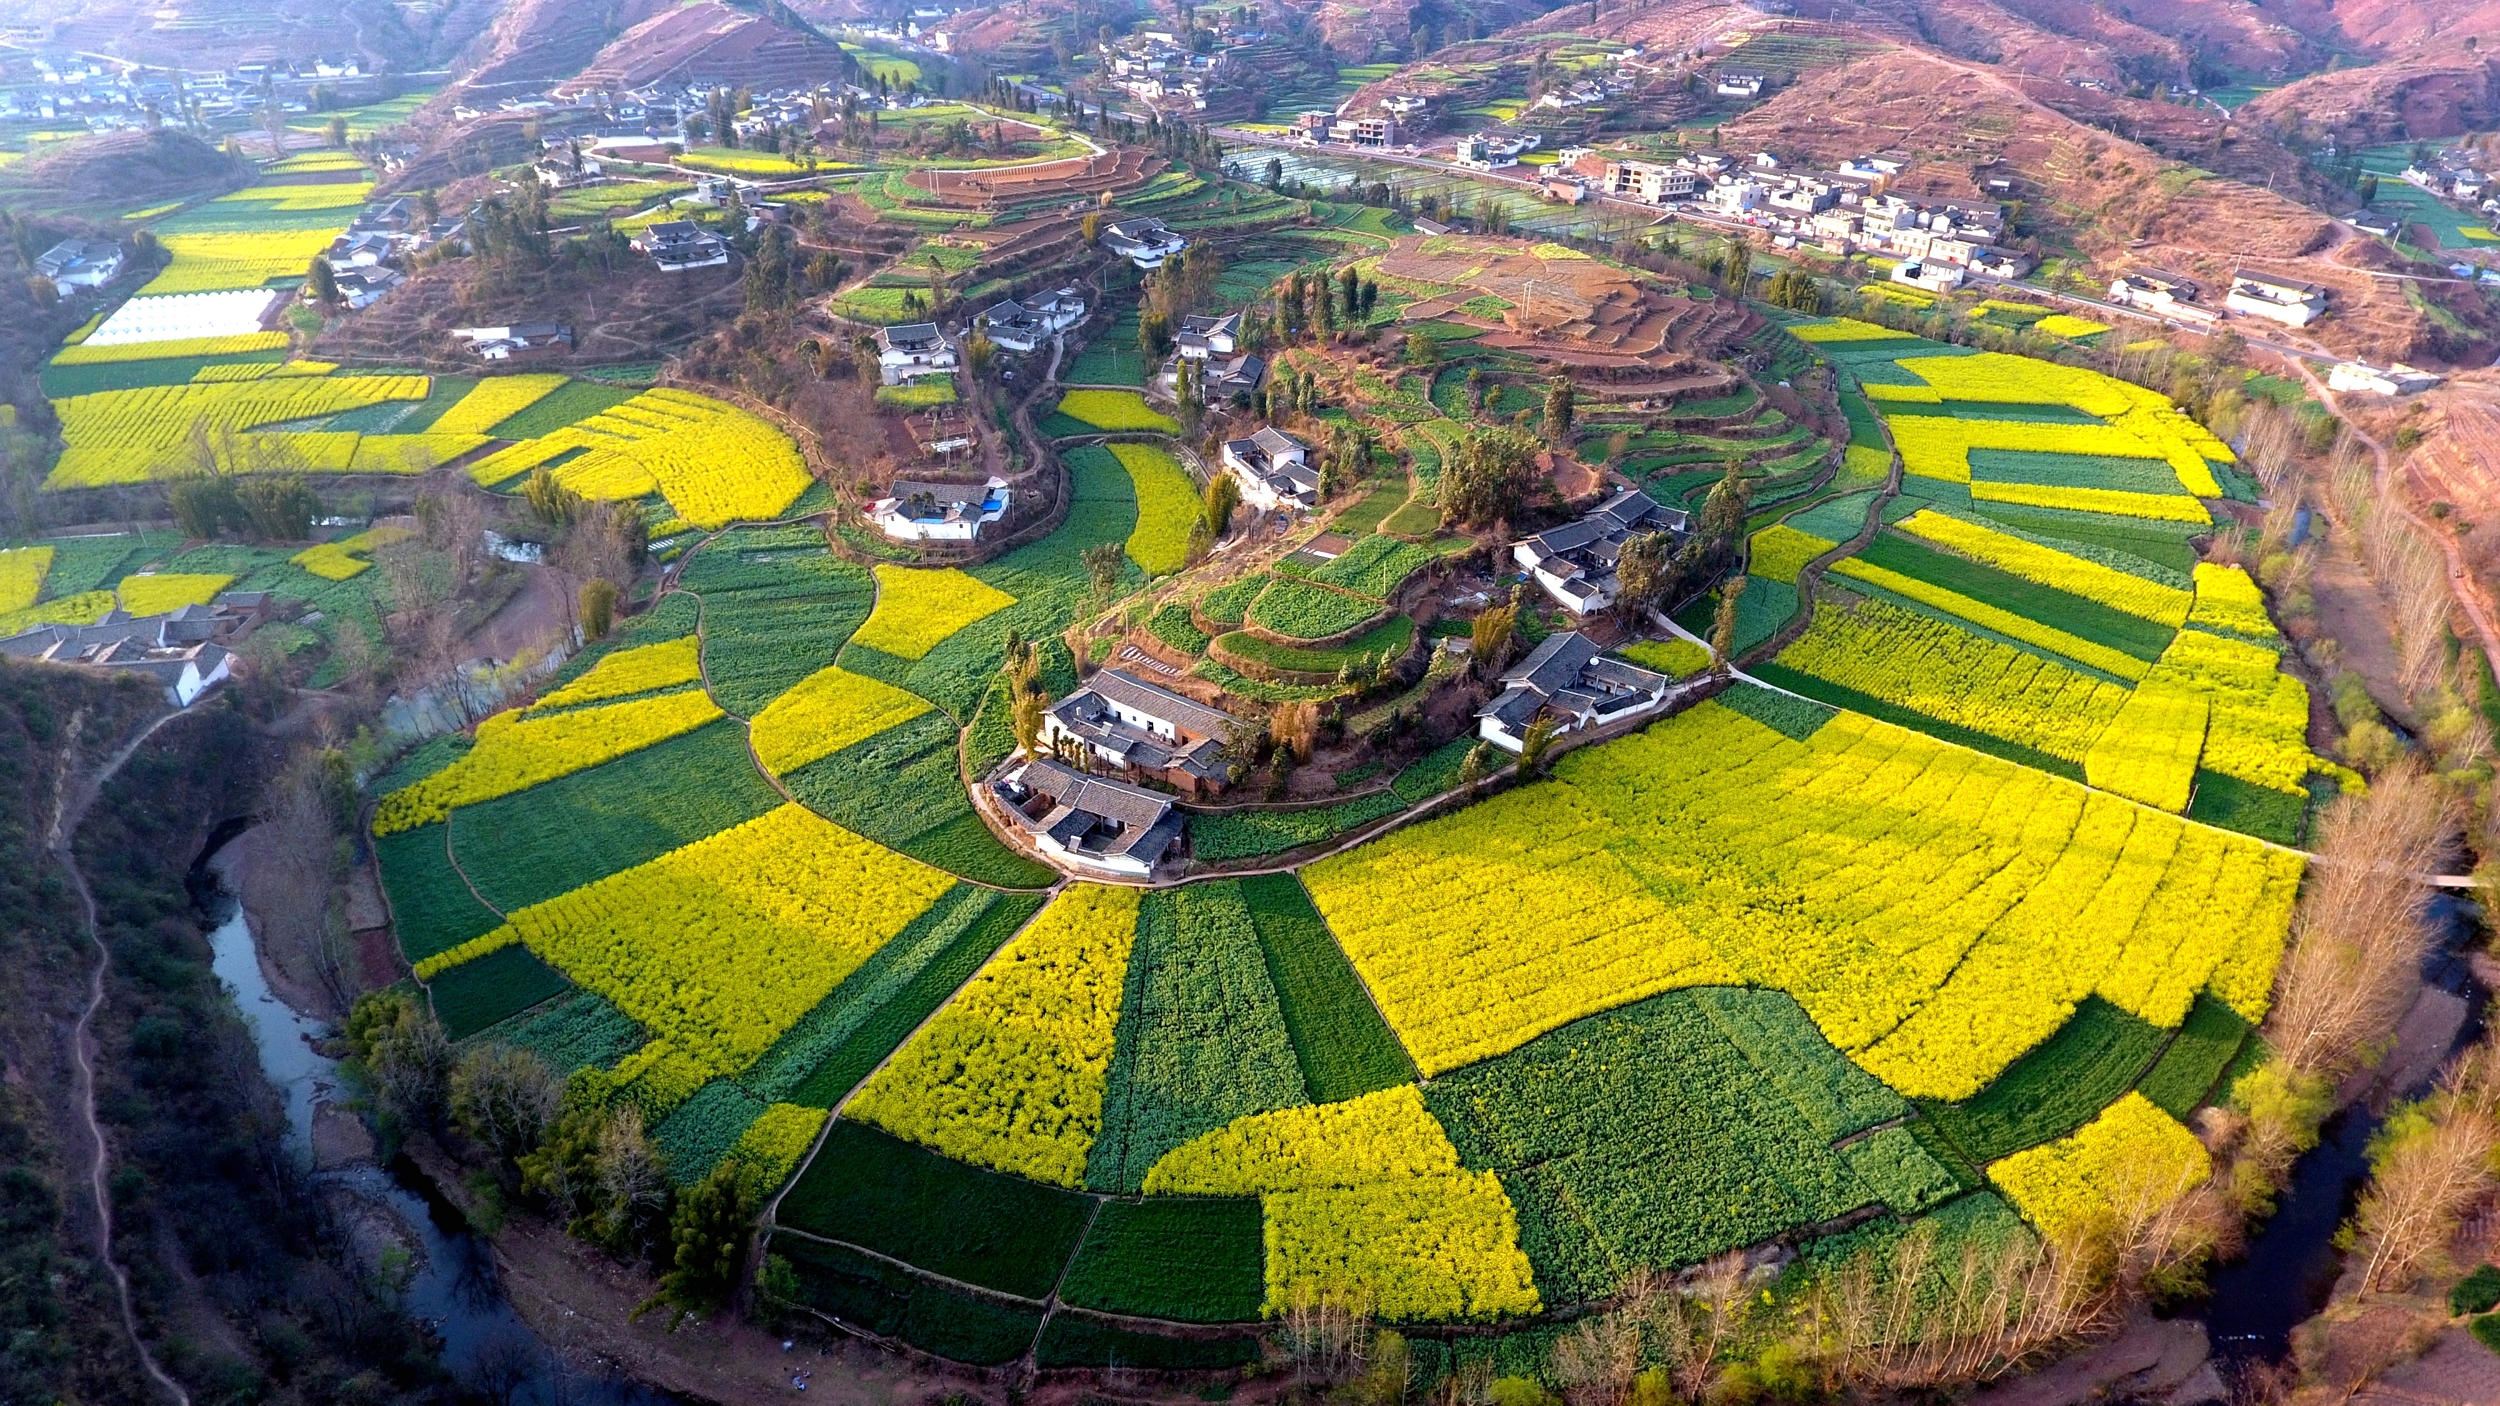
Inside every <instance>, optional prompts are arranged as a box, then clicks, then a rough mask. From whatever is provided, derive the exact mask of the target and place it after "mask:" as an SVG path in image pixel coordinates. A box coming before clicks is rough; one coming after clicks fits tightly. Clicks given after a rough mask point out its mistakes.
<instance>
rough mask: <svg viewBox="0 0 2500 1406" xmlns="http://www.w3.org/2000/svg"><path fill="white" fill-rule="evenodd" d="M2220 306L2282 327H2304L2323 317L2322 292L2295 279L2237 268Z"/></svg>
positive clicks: (2323, 294) (2323, 292)
mask: <svg viewBox="0 0 2500 1406" xmlns="http://www.w3.org/2000/svg"><path fill="white" fill-rule="evenodd" d="M2222 305H2223V306H2224V307H2226V308H2229V309H2230V310H2231V311H2233V312H2244V313H2247V314H2248V315H2249V316H2251V317H2262V318H2266V319H2269V320H2271V321H2274V322H2280V323H2282V324H2283V325H2284V326H2286V327H2306V326H2308V325H2309V324H2310V323H2312V322H2315V321H2317V320H2318V319H2319V318H2321V317H2324V316H2326V290H2325V289H2324V288H2321V287H2319V286H2318V285H2317V284H2314V283H2303V282H2301V281H2300V280H2299V279H2296V278H2276V277H2275V276H2274V275H2272V274H2266V273H2252V272H2250V271H2249V270H2247V269H2239V270H2235V271H2234V272H2233V273H2232V275H2231V291H2230V292H2229V293H2226V294H2224V295H2223V298H2222Z"/></svg>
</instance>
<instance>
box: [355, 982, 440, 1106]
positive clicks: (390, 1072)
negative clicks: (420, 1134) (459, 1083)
mask: <svg viewBox="0 0 2500 1406" xmlns="http://www.w3.org/2000/svg"><path fill="white" fill-rule="evenodd" d="M347 1043H348V1051H349V1053H350V1054H351V1055H353V1056H354V1057H355V1060H356V1063H357V1064H358V1065H359V1066H360V1067H361V1068H362V1069H363V1071H364V1075H365V1078H366V1080H367V1082H369V1083H370V1084H371V1086H372V1088H373V1097H374V1103H375V1104H376V1106H377V1107H378V1109H379V1110H380V1112H381V1114H382V1117H383V1119H384V1122H385V1123H386V1124H396V1125H397V1126H400V1127H421V1128H430V1127H432V1126H434V1125H435V1124H436V1122H438V1121H439V1120H440V1119H441V1117H442V1111H443V1097H444V1093H445V1090H446V1087H447V1086H448V1084H449V1082H450V1077H451V1064H452V1049H451V1040H450V1039H449V1037H447V1036H446V1035H445V1034H444V1033H443V1027H442V1026H441V1025H440V1024H438V1023H437V1022H436V1021H435V1019H434V1016H433V1014H432V1013H431V1012H429V1011H426V1010H423V1009H421V1008H420V1007H419V1006H418V1005H417V1003H416V1001H415V999H414V998H413V997H411V996H409V995H408V994H407V993H406V992H404V991H399V990H394V989H391V988H385V989H383V990H380V991H371V992H367V993H366V994H365V995H364V996H362V997H360V998H358V1000H357V1002H356V1004H355V1006H354V1008H352V1009H351V1010H349V1011H348V1013H347Z"/></svg>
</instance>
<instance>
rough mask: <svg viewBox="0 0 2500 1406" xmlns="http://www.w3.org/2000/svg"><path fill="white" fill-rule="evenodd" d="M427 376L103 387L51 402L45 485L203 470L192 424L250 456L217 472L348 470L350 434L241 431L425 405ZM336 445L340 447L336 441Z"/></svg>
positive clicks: (95, 483) (217, 443) (89, 484)
mask: <svg viewBox="0 0 2500 1406" xmlns="http://www.w3.org/2000/svg"><path fill="white" fill-rule="evenodd" d="M430 384H431V383H430V382H429V381H428V379H427V378H426V377H423V376H332V377H322V376H288V377H278V376H271V377H266V378H264V379H261V380H258V381H237V382H226V383H218V384H208V385H189V384H186V385H179V386H150V387H147V388H145V389H141V390H130V391H99V392H97V393H95V394H93V395H76V396H71V397H69V398H67V399H65V400H60V401H56V402H54V403H53V409H54V410H56V411H58V412H59V414H60V417H61V440H62V443H63V445H64V448H63V449H62V451H61V458H60V461H59V462H58V463H56V464H54V465H53V468H52V473H51V476H50V477H48V478H46V479H45V480H44V486H45V487H47V488H94V487H102V486H106V485H110V484H116V483H146V482H150V481H153V480H156V479H161V478H166V477H170V476H172V475H174V474H179V473H187V472H190V471H191V470H193V469H195V468H197V467H198V464H197V462H196V454H195V451H194V448H193V434H192V429H193V426H195V425H197V426H200V427H202V428H204V429H205V430H206V431H207V433H208V435H209V438H210V442H211V444H212V446H213V447H215V448H216V449H217V450H218V452H219V455H220V459H221V461H222V460H224V458H225V445H224V444H223V443H222V442H221V441H222V440H223V439H224V437H226V436H228V435H233V436H234V438H235V441H236V444H237V447H239V448H241V449H242V450H244V451H245V452H246V453H247V454H249V455H251V456H253V457H252V458H250V459H248V460H247V461H246V462H244V463H242V464H239V465H238V464H233V463H228V462H221V463H220V465H219V467H221V468H226V469H240V468H259V467H268V468H286V469H302V468H305V467H308V466H311V464H310V462H309V461H323V462H326V461H328V460H330V459H336V460H337V461H338V467H340V468H342V469H343V468H345V467H346V465H347V460H348V458H349V457H350V456H352V455H353V454H354V453H355V448H356V439H357V436H356V435H354V434H352V433H345V432H340V433H320V434H266V435H253V434H245V433H241V432H243V431H248V430H250V429H252V428H253V427H254V426H258V425H269V424H276V423H278V422H280V421H286V420H304V419H311V418H314V417H317V416H322V415H335V414H337V413H339V412H340V411H343V410H355V409H358V408H361V407H363V406H367V405H379V404H381V403H382V402H384V401H389V400H423V399H425V396H426V391H427V389H428V387H429V386H430ZM333 441H335V443H332V442H333Z"/></svg>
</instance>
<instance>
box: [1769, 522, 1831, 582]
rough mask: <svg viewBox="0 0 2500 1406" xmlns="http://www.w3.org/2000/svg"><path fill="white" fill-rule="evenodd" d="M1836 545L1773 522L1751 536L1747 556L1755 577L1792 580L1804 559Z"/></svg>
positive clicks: (1803, 565)
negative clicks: (1750, 547)
mask: <svg viewBox="0 0 2500 1406" xmlns="http://www.w3.org/2000/svg"><path fill="white" fill-rule="evenodd" d="M1835 545H1836V544H1835V543H1833V542H1832V541H1830V540H1829V539H1827V538H1822V537H1817V536H1815V535H1814V534H1813V533H1811V532H1807V531H1804V530H1802V529H1799V528H1794V527H1790V526H1789V525H1788V524H1787V523H1784V522H1775V523H1773V524H1771V525H1770V526H1769V527H1766V528H1764V529H1762V530H1761V531H1760V532H1757V533H1755V534H1754V535H1753V546H1752V553H1751V557H1750V561H1751V568H1750V569H1751V570H1752V572H1753V574H1754V575H1756V576H1767V577H1769V578H1770V579H1772V580H1774V581H1791V582H1793V581H1795V580H1796V579H1797V573H1798V572H1800V571H1803V570H1804V569H1805V565H1806V563H1807V562H1810V561H1812V560H1814V559H1815V558H1816V557H1819V556H1821V555H1823V554H1824V553H1825V552H1828V551H1830V550H1831V549H1832V548H1833V547H1834V546H1835Z"/></svg>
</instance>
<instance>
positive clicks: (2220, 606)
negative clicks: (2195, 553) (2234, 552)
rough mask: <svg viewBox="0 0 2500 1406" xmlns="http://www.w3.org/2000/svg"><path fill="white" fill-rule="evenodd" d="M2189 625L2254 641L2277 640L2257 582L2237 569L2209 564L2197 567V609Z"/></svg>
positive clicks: (2190, 615) (2194, 610) (2189, 615)
mask: <svg viewBox="0 0 2500 1406" xmlns="http://www.w3.org/2000/svg"><path fill="white" fill-rule="evenodd" d="M2188 623H2189V624H2191V625H2198V626H2203V627H2204V628H2207V629H2215V630H2228V631H2230V632H2231V633H2232V634H2235V635H2246V636H2248V637H2249V638H2251V639H2260V640H2270V639H2273V638H2274V637H2275V628H2274V620H2273V618H2272V617H2271V616H2269V615H2267V614H2266V598H2265V595H2264V593H2263V592H2261V591H2259V590H2258V589H2257V583H2256V582H2254V581H2251V580H2249V579H2248V573H2247V572H2245V571H2242V570H2240V569H2239V568H2238V567H2236V566H2222V565H2219V564H2217V563H2214V562H2210V561H2200V562H2198V563H2197V564H2196V607H2195V608H2194V609H2193V610H2190V611H2189V612H2188Z"/></svg>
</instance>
